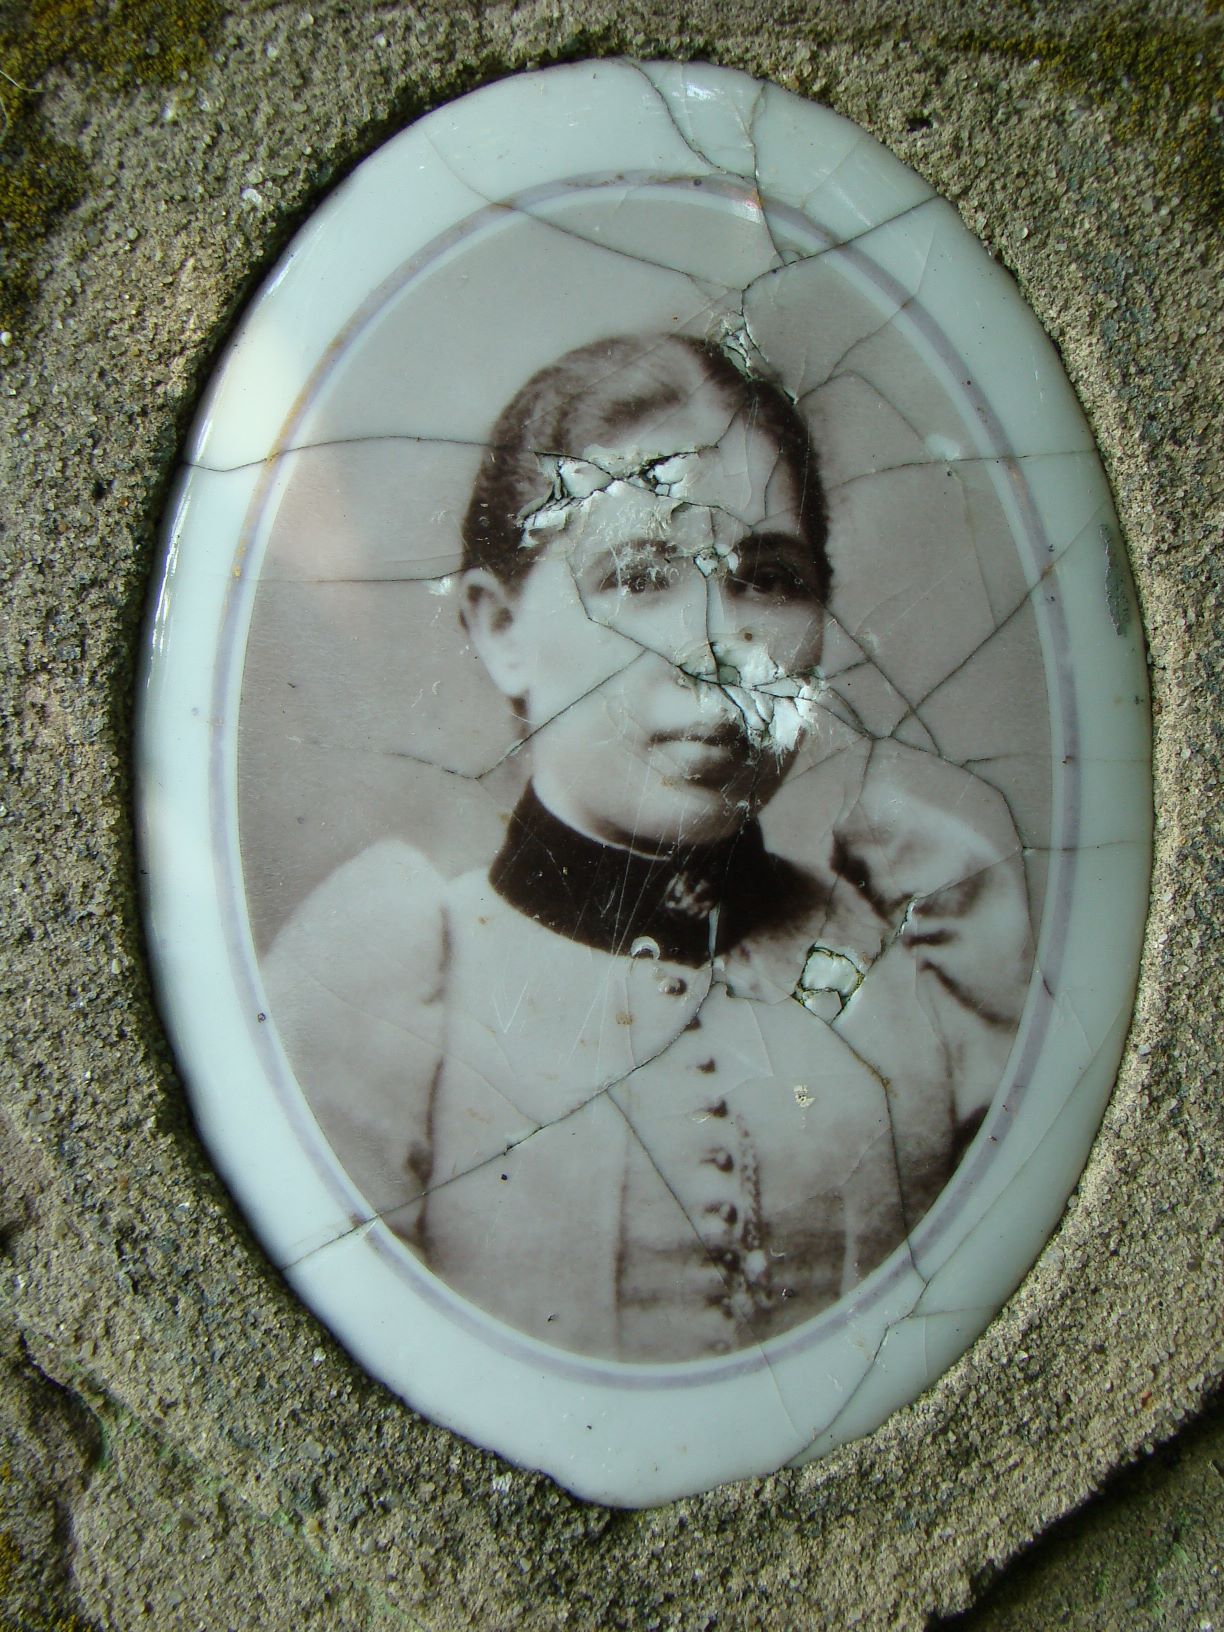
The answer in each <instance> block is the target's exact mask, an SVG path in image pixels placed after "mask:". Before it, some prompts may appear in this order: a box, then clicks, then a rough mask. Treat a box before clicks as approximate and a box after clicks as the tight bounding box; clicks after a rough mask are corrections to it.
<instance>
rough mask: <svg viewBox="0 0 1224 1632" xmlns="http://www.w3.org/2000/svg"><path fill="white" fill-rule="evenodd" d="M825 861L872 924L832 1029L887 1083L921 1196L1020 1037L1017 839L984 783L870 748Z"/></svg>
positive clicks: (908, 1170)
mask: <svg viewBox="0 0 1224 1632" xmlns="http://www.w3.org/2000/svg"><path fill="white" fill-rule="evenodd" d="M833 860H834V869H835V873H836V875H837V877H838V879H839V882H840V884H841V886H842V887H843V888H844V889H849V890H851V891H853V892H854V893H855V894H856V895H857V897H858V898H859V900H860V901H861V902H863V903H865V904H868V905H869V906H870V909H871V911H872V912H873V913H874V915H875V921H876V922H877V924H878V926H879V929H878V934H879V942H878V947H877V949H876V950H875V954H874V956H873V957H872V958H871V959H870V960H868V961H867V964H866V968H865V972H864V974H863V977H862V982H861V985H860V986H859V988H858V990H857V991H856V992H855V993H854V995H853V997H852V998H851V999H850V1000H849V1001H848V1002H847V1003H846V1005H845V1008H844V1010H843V1012H842V1014H841V1015H840V1016H839V1018H838V1019H837V1020H836V1022H835V1025H836V1029H837V1030H838V1032H839V1033H840V1034H841V1035H842V1037H843V1038H844V1039H845V1040H846V1041H847V1042H849V1043H850V1044H851V1046H852V1047H854V1048H855V1050H856V1052H858V1053H859V1055H860V1057H861V1058H863V1059H864V1061H865V1062H867V1063H869V1064H870V1065H871V1066H872V1068H873V1069H874V1070H875V1071H876V1072H877V1074H878V1075H879V1076H880V1077H881V1078H882V1079H883V1080H884V1082H885V1084H886V1086H887V1089H888V1093H889V1100H890V1105H891V1110H892V1118H893V1131H894V1138H895V1142H896V1146H897V1156H898V1162H899V1165H900V1167H901V1170H902V1177H903V1179H907V1180H908V1181H909V1182H907V1185H906V1187H907V1188H909V1186H910V1184H911V1183H912V1184H914V1185H916V1186H917V1188H918V1189H919V1190H920V1191H926V1190H927V1189H928V1187H929V1186H931V1185H937V1184H939V1183H942V1182H943V1181H944V1180H945V1179H946V1177H947V1173H948V1171H950V1166H951V1165H954V1163H955V1160H956V1159H957V1158H958V1157H959V1154H960V1150H961V1149H962V1148H963V1145H964V1142H965V1140H966V1139H967V1138H968V1137H969V1136H970V1135H971V1134H972V1132H973V1130H974V1129H975V1128H976V1126H977V1124H978V1122H979V1121H980V1119H981V1116H982V1114H983V1113H984V1111H985V1110H986V1108H987V1106H988V1105H989V1104H990V1101H991V1099H992V1098H993V1096H994V1094H995V1092H996V1090H997V1089H998V1086H999V1083H1000V1081H1001V1079H1002V1076H1003V1072H1004V1069H1005V1066H1006V1064H1007V1059H1008V1055H1009V1053H1010V1051H1011V1046H1012V1043H1013V1041H1014V1039H1015V1034H1016V1029H1017V1026H1018V1023H1019V1019H1020V1012H1021V1009H1022V1007H1023V1004H1024V999H1025V994H1026V991H1027V988H1028V981H1029V976H1030V973H1031V969H1032V935H1031V928H1030V922H1029V909H1028V895H1027V889H1026V884H1025V875H1024V863H1023V856H1022V851H1021V845H1020V840H1019V838H1018V836H1017V833H1016V827H1015V823H1014V822H1013V820H1012V818H1011V814H1010V812H1009V811H1008V808H1007V805H1006V803H1005V801H1004V800H1003V798H1002V796H1001V795H1000V794H999V793H998V792H997V791H996V790H995V789H993V788H991V787H989V786H988V785H987V784H986V783H985V782H983V781H982V780H981V779H980V778H979V777H976V776H974V775H972V774H971V773H970V772H968V771H965V770H962V769H960V768H959V767H957V766H954V765H950V764H948V763H947V762H946V761H943V760H940V759H938V758H936V757H935V756H933V755H929V754H922V753H919V752H917V751H916V750H914V749H908V748H905V747H902V746H901V745H899V744H896V743H875V744H873V745H872V749H871V752H870V755H869V756H868V758H867V761H866V764H865V767H864V771H863V776H862V781H861V784H860V788H859V792H858V796H857V799H856V800H855V801H854V802H853V803H852V804H851V805H850V806H849V807H848V809H847V811H846V814H845V816H844V819H843V821H842V822H841V823H840V824H839V826H838V829H837V831H836V832H835V834H834V852H833ZM915 1199H916V1198H915Z"/></svg>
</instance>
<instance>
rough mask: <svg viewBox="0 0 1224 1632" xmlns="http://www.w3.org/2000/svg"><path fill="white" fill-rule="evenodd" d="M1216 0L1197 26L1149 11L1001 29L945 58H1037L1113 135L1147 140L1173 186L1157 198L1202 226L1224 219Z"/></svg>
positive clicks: (969, 40)
mask: <svg viewBox="0 0 1224 1632" xmlns="http://www.w3.org/2000/svg"><path fill="white" fill-rule="evenodd" d="M1222 11H1224V7H1222V6H1221V3H1220V0H1210V3H1209V4H1208V5H1207V6H1206V7H1205V13H1206V16H1207V18H1208V19H1209V20H1208V23H1207V25H1206V26H1205V27H1203V28H1201V29H1192V28H1189V27H1186V26H1180V27H1179V26H1177V25H1176V24H1174V23H1170V22H1168V21H1166V20H1163V19H1161V18H1159V17H1154V16H1152V15H1151V13H1150V12H1149V11H1148V10H1147V9H1146V8H1144V7H1128V8H1125V9H1121V10H1118V11H1116V12H1113V13H1109V12H1108V11H1105V12H1103V13H1102V14H1101V15H1099V16H1095V17H1086V18H1081V19H1080V20H1079V21H1077V22H1075V23H1074V24H1072V25H1071V26H1070V27H1069V28H1067V29H1066V30H1065V31H1063V32H1059V33H1051V32H1046V31H1043V30H1040V29H1037V28H1034V29H1032V30H1026V29H1023V28H1019V29H1013V30H1009V29H1006V28H1005V29H1002V30H1000V31H999V32H998V33H996V32H994V31H993V30H990V31H985V30H983V31H981V32H976V33H961V34H958V35H953V36H952V37H951V38H948V39H946V40H944V41H943V42H942V46H943V49H944V50H946V51H947V52H949V54H955V53H964V54H979V55H985V56H990V55H994V56H996V57H998V56H1002V57H1005V58H1007V59H1009V60H1011V61H1018V62H1023V63H1033V64H1035V65H1036V66H1037V67H1038V68H1039V69H1041V70H1043V71H1045V72H1047V73H1049V74H1051V75H1053V76H1054V78H1055V79H1056V80H1057V82H1058V83H1059V84H1060V85H1061V86H1062V87H1063V88H1064V89H1065V90H1066V91H1067V92H1069V93H1070V94H1071V95H1073V96H1081V97H1083V98H1084V100H1085V101H1087V102H1089V103H1091V104H1092V105H1094V106H1096V107H1099V108H1101V109H1102V111H1103V112H1104V113H1105V116H1106V118H1107V119H1108V120H1109V123H1110V126H1111V129H1112V131H1113V134H1114V136H1115V138H1116V139H1117V140H1118V141H1119V142H1124V143H1127V144H1143V145H1144V146H1146V147H1147V148H1148V149H1149V151H1150V152H1151V154H1152V157H1153V161H1154V163H1155V165H1156V168H1157V173H1158V175H1159V176H1160V180H1161V184H1162V186H1163V187H1164V188H1165V189H1166V191H1167V195H1168V196H1167V198H1165V199H1163V200H1161V202H1162V203H1167V204H1168V205H1169V207H1170V209H1182V210H1184V211H1186V212H1187V213H1189V214H1190V215H1192V216H1193V217H1195V218H1196V219H1197V220H1198V221H1199V222H1200V223H1201V224H1202V225H1205V226H1208V227H1210V226H1213V225H1216V224H1218V223H1219V221H1220V219H1221V217H1222V216H1224V116H1222V112H1221V98H1222V95H1224V60H1222V58H1224V53H1222V51H1221V31H1220V28H1219V26H1218V23H1217V19H1218V18H1219V17H1220V15H1221V12H1222Z"/></svg>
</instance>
